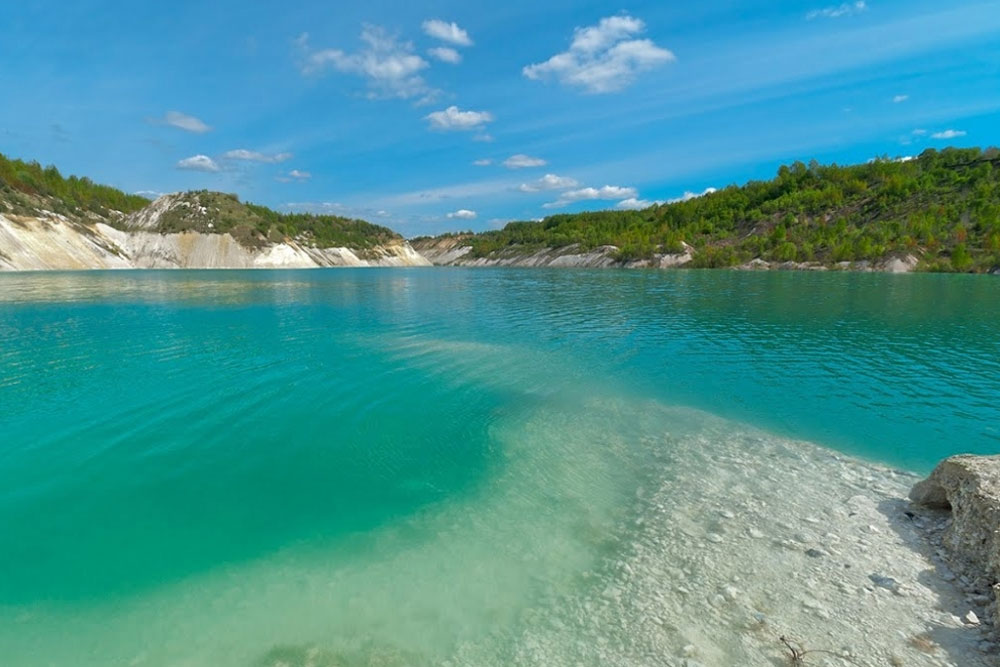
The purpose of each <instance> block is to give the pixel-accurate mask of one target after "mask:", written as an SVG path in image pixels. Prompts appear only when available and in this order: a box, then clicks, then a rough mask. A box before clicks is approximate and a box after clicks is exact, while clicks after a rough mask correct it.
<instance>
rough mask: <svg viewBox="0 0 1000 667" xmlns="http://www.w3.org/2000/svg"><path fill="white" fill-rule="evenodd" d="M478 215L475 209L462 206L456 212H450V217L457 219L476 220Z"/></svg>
mask: <svg viewBox="0 0 1000 667" xmlns="http://www.w3.org/2000/svg"><path fill="white" fill-rule="evenodd" d="M476 215H477V214H476V212H475V211H470V210H469V209H467V208H460V209H458V210H457V211H455V212H454V213H449V214H448V217H449V218H450V219H457V220H475V219H476Z"/></svg>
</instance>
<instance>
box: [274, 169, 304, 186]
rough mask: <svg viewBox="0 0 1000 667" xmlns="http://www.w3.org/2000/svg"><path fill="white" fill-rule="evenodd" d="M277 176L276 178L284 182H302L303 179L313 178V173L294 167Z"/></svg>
mask: <svg viewBox="0 0 1000 667" xmlns="http://www.w3.org/2000/svg"><path fill="white" fill-rule="evenodd" d="M275 178H276V180H278V181H280V182H282V183H291V182H292V181H299V182H300V183H301V182H303V181H308V180H309V179H310V178H312V174H310V173H309V172H308V171H300V170H298V169H292V170H291V171H290V172H288V173H287V174H283V175H279V176H277V177H275Z"/></svg>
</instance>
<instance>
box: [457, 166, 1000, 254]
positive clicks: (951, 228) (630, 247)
mask: <svg viewBox="0 0 1000 667" xmlns="http://www.w3.org/2000/svg"><path fill="white" fill-rule="evenodd" d="M468 243H469V244H470V245H471V246H472V255H473V256H476V257H486V256H489V255H490V254H491V253H495V252H498V251H501V250H504V251H505V252H510V251H511V250H512V249H514V248H523V249H524V251H525V252H530V251H533V250H537V249H538V248H543V247H550V248H551V247H561V246H567V245H570V244H579V245H580V246H582V247H583V248H584V249H588V248H595V247H598V246H604V245H613V246H617V247H618V248H619V255H620V257H621V259H623V260H628V259H637V258H644V257H650V256H652V255H653V254H655V253H671V252H680V251H681V250H682V248H683V245H682V244H688V245H690V246H692V247H693V248H694V259H693V261H692V262H691V263H690V264H689V266H696V267H725V266H734V265H739V264H742V263H745V262H748V261H751V260H753V259H755V258H760V259H763V260H765V261H770V262H818V263H821V264H826V265H833V264H836V263H837V262H845V261H851V262H857V261H863V260H868V261H876V260H880V259H885V258H888V257H893V256H905V255H913V256H914V257H916V258H918V259H919V260H920V268H922V269H924V270H941V271H985V270H990V269H992V268H994V267H997V266H1000V151H998V150H997V149H988V150H981V149H976V148H973V149H946V150H942V151H936V150H927V151H925V152H924V153H922V154H921V155H920V156H919V157H917V158H913V159H902V160H890V159H887V158H886V159H879V160H875V161H872V162H869V163H867V164H859V165H853V166H838V165H835V164H834V165H828V166H824V165H820V164H817V163H815V162H813V163H811V164H809V165H806V164H803V163H801V162H796V163H795V164H792V165H790V166H784V167H781V169H780V170H779V171H778V174H777V176H776V177H775V178H773V179H771V180H769V181H751V182H749V183H747V184H746V185H742V186H737V185H731V186H729V187H727V188H724V189H722V190H719V191H717V192H714V193H712V194H708V195H705V196H702V197H697V198H695V199H691V200H689V201H683V202H676V203H669V204H662V205H657V206H653V207H651V208H648V209H645V210H641V211H600V212H593V213H577V214H564V215H553V216H550V217H548V218H545V219H544V220H542V221H540V222H512V223H510V224H508V225H507V226H506V227H504V228H503V229H502V230H498V231H489V232H483V233H480V234H477V235H474V236H472V237H470V238H469V239H468Z"/></svg>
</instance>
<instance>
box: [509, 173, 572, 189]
mask: <svg viewBox="0 0 1000 667" xmlns="http://www.w3.org/2000/svg"><path fill="white" fill-rule="evenodd" d="M578 185H580V183H579V182H578V181H577V180H576V179H575V178H569V177H568V176H556V175H555V174H545V175H544V176H542V177H541V178H539V179H538V180H537V181H532V182H531V183H522V184H521V185H520V187H518V190H520V191H521V192H542V191H543V190H568V189H569V188H575V187H576V186H578Z"/></svg>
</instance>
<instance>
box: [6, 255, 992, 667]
mask: <svg viewBox="0 0 1000 667" xmlns="http://www.w3.org/2000/svg"><path fill="white" fill-rule="evenodd" d="M679 410H680V411H679ZM699 415H703V416H704V417H700V416H699ZM709 415H714V417H711V418H712V419H715V418H720V419H722V420H724V421H725V423H726V424H728V426H727V427H726V428H727V429H732V432H738V431H740V429H743V428H747V429H760V430H761V432H764V433H769V434H773V436H774V437H776V438H777V437H786V438H795V439H801V440H808V441H813V442H817V443H820V444H822V445H825V446H827V447H830V448H833V449H836V450H839V451H841V452H844V453H847V454H851V455H858V456H862V457H865V458H868V459H872V460H876V461H881V462H885V463H887V464H889V465H891V466H896V467H901V468H904V469H908V470H913V471H916V472H926V471H928V470H929V469H930V468H931V467H932V466H933V464H934V463H935V462H936V461H937V460H938V459H940V458H942V457H944V456H947V455H949V454H953V453H958V452H974V453H998V452H1000V280H995V279H991V278H988V277H975V276H937V275H904V276H892V275H862V274H841V273H833V274H807V273H736V272H681V271H677V272H640V271H631V272H629V271H569V270H558V271H549V270H525V271H521V270H503V269H501V270H459V269H440V270H405V269H388V270H332V271H323V270H316V271H273V272H243V271H224V272H200V271H178V272H128V273H104V272H95V273H53V274H10V275H0V526H2V533H0V663H2V664H4V665H12V666H20V665H59V666H62V665H67V666H68V665H74V666H88V665H117V664H122V665H128V664H132V665H185V666H192V667H193V666H199V665H213V666H222V667H226V666H228V665H233V666H250V665H272V664H281V663H284V664H287V665H293V666H295V665H299V664H302V665H305V664H313V665H318V666H320V667H322V666H323V665H334V664H359V665H360V664H365V665H367V664H373V665H374V664H400V665H402V664H442V663H444V662H445V661H448V660H451V661H452V664H473V659H472V658H467V659H465V660H463V659H461V658H456V656H462V655H466V656H471V655H475V656H476V657H475V664H515V663H519V662H523V663H524V664H534V663H531V662H530V661H525V660H521V659H520V658H519V657H518V656H522V654H521V653H519V652H518V651H519V650H520V649H519V647H518V641H519V639H518V638H519V637H520V636H521V635H522V629H523V628H524V627H526V626H527V625H530V624H532V623H537V622H539V621H538V619H539V618H541V617H544V618H545V619H547V620H546V622H551V623H553V624H562V625H563V626H564V625H565V624H566V623H567V621H566V620H565V619H563V620H560V618H559V609H561V608H562V607H563V606H565V601H566V600H567V599H570V598H574V596H581V595H585V594H586V592H587V591H588V590H589V588H591V587H593V586H595V585H596V584H595V582H596V581H599V580H600V574H599V573H600V567H601V563H602V562H605V561H606V560H607V559H608V558H614V557H615V555H616V554H619V553H622V552H624V551H627V549H628V544H629V539H630V535H629V530H630V529H629V526H630V525H631V522H632V521H633V519H634V517H635V516H636V515H637V513H639V512H641V510H642V508H641V503H642V499H641V497H642V493H641V490H642V489H646V488H652V487H653V486H656V485H660V484H663V483H664V480H669V478H670V475H671V467H670V465H668V464H667V463H665V462H664V459H663V457H664V456H665V454H664V452H665V451H666V452H669V451H670V448H671V447H680V445H676V444H672V443H678V442H683V439H684V437H685V435H686V434H693V433H695V432H698V431H699V429H701V428H703V424H701V423H700V422H701V421H703V419H709V418H710V417H709ZM676 451H680V449H677V450H676ZM563 657H565V660H566V664H574V662H573V659H571V658H572V656H570V655H568V653H567V655H566V656H563ZM559 659H562V658H559ZM574 659H575V660H577V661H579V656H577V657H576V658H574ZM550 664H559V663H558V662H557V660H555V659H553V660H552V661H550Z"/></svg>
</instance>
